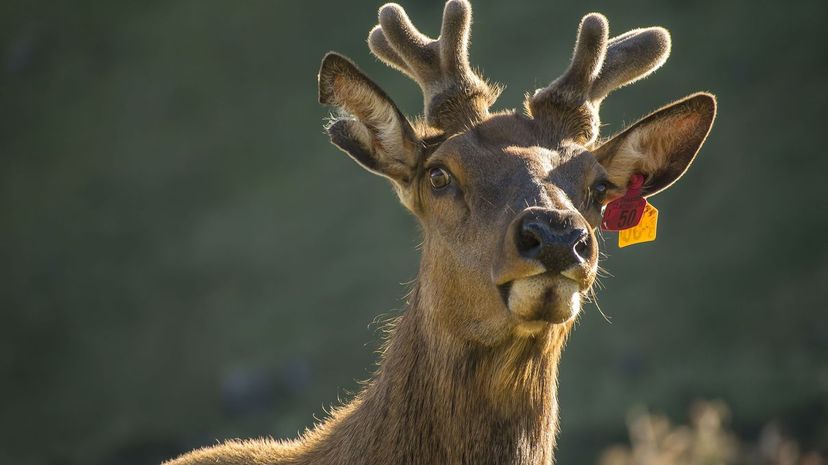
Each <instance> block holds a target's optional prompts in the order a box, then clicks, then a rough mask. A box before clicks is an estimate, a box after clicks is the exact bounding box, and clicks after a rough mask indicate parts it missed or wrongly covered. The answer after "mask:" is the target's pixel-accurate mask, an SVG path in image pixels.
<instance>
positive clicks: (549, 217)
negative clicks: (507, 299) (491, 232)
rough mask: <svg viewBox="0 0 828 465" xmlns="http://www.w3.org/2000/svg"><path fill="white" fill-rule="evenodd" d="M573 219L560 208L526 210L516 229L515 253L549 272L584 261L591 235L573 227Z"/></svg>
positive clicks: (562, 269) (587, 255)
mask: <svg viewBox="0 0 828 465" xmlns="http://www.w3.org/2000/svg"><path fill="white" fill-rule="evenodd" d="M576 221H577V220H576V219H575V218H573V215H570V214H568V213H566V212H563V211H560V210H541V211H538V210H533V211H528V212H526V213H525V214H524V217H523V218H522V219H521V220H520V224H519V225H518V228H517V238H516V245H517V249H518V252H519V253H520V255H521V256H522V257H524V258H529V259H534V260H538V261H539V262H541V264H543V266H544V267H546V270H547V271H552V272H561V271H564V270H566V269H567V268H569V267H571V266H572V265H577V264H580V263H584V262H585V261H586V260H587V258H588V257H589V255H590V248H591V244H590V242H591V238H590V236H589V233H588V232H587V230H586V229H584V228H581V227H578V226H575V225H576Z"/></svg>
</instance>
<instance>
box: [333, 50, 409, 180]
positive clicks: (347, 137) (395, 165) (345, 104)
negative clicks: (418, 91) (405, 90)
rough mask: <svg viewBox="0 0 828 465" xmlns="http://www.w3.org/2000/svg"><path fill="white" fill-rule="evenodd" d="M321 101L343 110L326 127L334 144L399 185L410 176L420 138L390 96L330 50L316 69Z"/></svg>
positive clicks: (343, 58) (363, 164)
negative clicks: (339, 115) (317, 69)
mask: <svg viewBox="0 0 828 465" xmlns="http://www.w3.org/2000/svg"><path fill="white" fill-rule="evenodd" d="M319 103H322V104H325V105H333V106H336V107H338V108H339V109H340V110H342V111H343V112H344V113H345V115H344V116H341V117H338V118H336V119H334V121H333V122H332V123H331V124H330V125H329V126H328V127H327V130H328V135H329V136H330V137H331V142H333V143H334V144H335V145H336V146H337V147H339V148H340V149H342V150H343V151H345V152H346V153H347V154H348V155H350V156H351V157H352V158H353V159H354V160H356V161H357V162H358V163H359V164H361V165H362V166H363V167H365V168H367V169H368V170H370V171H373V172H375V173H378V174H381V175H383V176H386V177H388V178H390V179H391V180H392V181H394V182H395V183H396V184H398V185H399V186H400V187H405V186H407V185H408V184H409V183H410V182H411V180H412V179H413V177H414V174H415V170H416V169H417V161H418V158H419V156H420V147H421V143H420V141H419V139H418V138H417V136H416V135H415V133H414V130H413V129H412V127H411V124H410V123H409V122H408V120H407V119H406V118H405V116H403V114H402V113H401V112H400V110H399V109H398V108H397V106H396V105H395V104H394V102H393V101H391V99H390V98H389V97H388V96H387V95H386V94H385V92H383V90H382V89H380V88H379V86H377V85H376V84H375V83H374V82H373V81H371V80H370V79H369V78H368V77H367V76H365V74H363V73H362V71H360V70H359V69H358V68H357V67H356V66H355V65H354V64H353V63H351V61H350V60H348V59H347V58H345V57H344V56H342V55H339V54H337V53H333V52H331V53H328V54H327V55H325V58H323V59H322V66H321V67H320V69H319Z"/></svg>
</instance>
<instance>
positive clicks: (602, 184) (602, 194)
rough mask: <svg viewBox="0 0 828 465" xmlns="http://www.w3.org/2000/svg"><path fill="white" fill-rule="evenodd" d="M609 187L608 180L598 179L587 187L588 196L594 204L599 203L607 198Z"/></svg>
mask: <svg viewBox="0 0 828 465" xmlns="http://www.w3.org/2000/svg"><path fill="white" fill-rule="evenodd" d="M609 189H610V185H609V182H607V181H598V182H596V183H595V184H593V185H592V187H590V188H589V197H590V198H591V199H592V201H593V202H594V203H595V205H599V206H600V205H601V204H603V203H604V201H605V200H606V199H607V191H608V190H609Z"/></svg>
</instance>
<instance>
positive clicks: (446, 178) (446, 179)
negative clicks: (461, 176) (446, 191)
mask: <svg viewBox="0 0 828 465" xmlns="http://www.w3.org/2000/svg"><path fill="white" fill-rule="evenodd" d="M428 178H429V180H430V181H431V186H432V187H434V188H435V189H442V188H444V187H446V186H448V185H449V184H451V175H450V174H449V172H448V171H446V170H445V169H444V168H431V169H430V170H429V171H428Z"/></svg>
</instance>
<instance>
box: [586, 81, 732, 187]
mask: <svg viewBox="0 0 828 465" xmlns="http://www.w3.org/2000/svg"><path fill="white" fill-rule="evenodd" d="M715 118H716V98H715V97H714V96H713V95H711V94H707V93H698V94H694V95H691V96H688V97H685V98H683V99H682V100H679V101H678V102H675V103H672V104H670V105H667V106H665V107H664V108H661V109H660V110H657V111H655V112H654V113H652V114H650V115H649V116H647V117H645V118H643V119H641V120H640V121H638V122H637V123H635V124H633V125H632V126H630V127H628V128H627V129H625V130H624V131H622V132H621V133H620V134H617V135H615V136H613V137H612V138H611V139H610V140H608V141H606V142H605V143H604V144H602V145H601V146H600V147H598V148H597V149H594V150H593V151H592V152H593V153H594V154H595V157H596V158H597V159H598V162H599V163H601V165H603V167H604V169H606V170H607V173H608V174H609V177H610V181H612V182H613V183H614V184H616V185H618V186H626V185H627V183H628V181H629V179H630V176H632V175H633V174H635V173H641V174H643V175H644V176H645V177H646V179H645V181H644V187H643V190H642V193H643V195H644V196H645V197H649V196H651V195H655V194H657V193H659V192H661V191H662V190H664V189H666V188H668V187H670V185H671V184H673V183H674V182H675V181H676V180H677V179H678V178H680V177H681V175H682V174H684V172H685V171H687V168H688V167H689V166H690V163H692V162H693V159H694V158H695V157H696V153H698V151H699V149H700V148H701V146H702V144H703V143H704V140H705V139H706V138H707V134H708V133H709V132H710V128H711V127H712V126H713V120H714V119H715Z"/></svg>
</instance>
